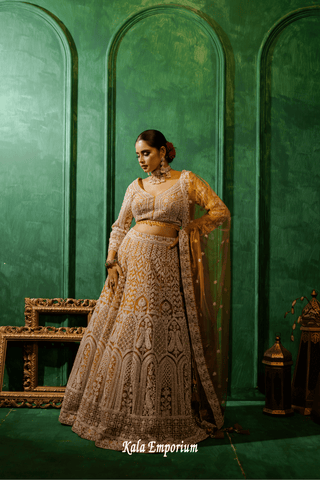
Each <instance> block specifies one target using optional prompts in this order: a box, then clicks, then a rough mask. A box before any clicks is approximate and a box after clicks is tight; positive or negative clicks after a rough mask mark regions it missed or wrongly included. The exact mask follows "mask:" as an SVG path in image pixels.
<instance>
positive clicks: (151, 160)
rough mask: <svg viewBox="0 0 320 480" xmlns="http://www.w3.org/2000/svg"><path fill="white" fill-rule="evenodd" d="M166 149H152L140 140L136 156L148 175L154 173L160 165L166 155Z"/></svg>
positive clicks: (137, 144)
mask: <svg viewBox="0 0 320 480" xmlns="http://www.w3.org/2000/svg"><path fill="white" fill-rule="evenodd" d="M165 150H166V149H165V147H161V148H160V150H158V149H157V148H155V147H150V145H148V143H147V142H145V141H144V140H138V142H137V143H136V154H137V157H138V160H139V164H140V167H141V168H142V170H143V171H144V172H146V173H149V172H153V171H154V170H155V169H156V168H158V166H159V165H160V162H161V158H162V157H164V155H165Z"/></svg>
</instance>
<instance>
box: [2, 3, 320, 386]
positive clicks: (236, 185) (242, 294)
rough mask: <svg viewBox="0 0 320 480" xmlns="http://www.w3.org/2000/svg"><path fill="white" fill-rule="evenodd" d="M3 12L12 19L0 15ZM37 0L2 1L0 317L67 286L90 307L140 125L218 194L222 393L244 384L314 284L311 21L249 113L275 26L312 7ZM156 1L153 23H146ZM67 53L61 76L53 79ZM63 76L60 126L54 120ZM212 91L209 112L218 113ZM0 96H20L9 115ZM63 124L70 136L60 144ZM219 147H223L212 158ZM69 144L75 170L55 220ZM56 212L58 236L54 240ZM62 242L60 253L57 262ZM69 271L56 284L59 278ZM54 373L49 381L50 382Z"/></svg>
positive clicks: (131, 171)
mask: <svg viewBox="0 0 320 480" xmlns="http://www.w3.org/2000/svg"><path fill="white" fill-rule="evenodd" d="M9 3H10V5H13V6H15V8H16V10H15V12H14V13H13V11H12V12H11V13H9V12H8V11H7V13H4V8H3V6H4V5H5V4H9ZM33 3H35V4H37V5H38V6H39V7H41V8H43V9H46V11H47V12H45V11H44V10H40V9H39V8H37V6H30V5H29V6H25V8H24V9H23V21H22V20H21V16H19V15H20V14H19V12H18V8H22V7H21V4H20V3H19V2H17V1H15V0H13V1H11V2H8V1H7V2H3V1H1V0H0V7H1V8H2V10H1V8H0V26H1V28H0V38H1V42H0V45H1V47H2V48H1V53H0V58H1V62H3V61H5V62H6V65H9V68H6V69H3V68H1V70H0V76H1V82H0V90H1V100H0V101H1V110H2V111H4V112H5V116H4V117H3V118H4V120H3V121H2V123H1V126H0V128H1V136H0V156H1V157H0V164H1V176H0V188H1V211H0V216H1V227H0V228H1V257H2V256H3V255H4V254H5V255H6V256H7V258H8V260H7V261H6V260H3V261H2V260H1V267H0V268H1V279H0V280H1V320H0V323H1V324H19V325H21V324H23V322H24V318H23V299H24V297H25V296H32V297H33V296H40V295H41V296H42V295H43V296H60V295H62V294H64V292H65V290H64V288H65V287H63V285H65V286H66V285H67V284H69V291H70V292H73V293H74V296H75V297H76V298H98V296H99V293H100V291H101V289H102V286H103V282H104V279H105V269H104V261H105V249H106V242H107V239H108V238H107V237H108V235H109V231H108V229H109V225H110V222H111V220H112V217H113V218H114V216H116V214H117V213H118V210H119V207H120V202H121V200H122V196H123V193H124V191H125V188H126V187H127V185H128V184H129V183H130V182H131V181H132V180H133V179H134V178H136V177H137V176H138V175H141V171H140V170H139V166H138V165H137V163H136V159H135V153H134V140H135V138H136V136H137V135H138V133H140V131H141V130H143V129H145V128H149V127H155V128H159V129H161V130H163V131H164V133H165V134H166V135H167V136H168V139H169V140H171V141H173V143H175V144H176V146H177V159H176V160H175V162H174V164H173V166H174V167H175V168H177V169H181V168H191V169H193V170H194V171H196V172H197V173H199V174H200V175H202V176H203V177H204V178H205V179H207V180H208V181H209V182H210V183H211V185H212V186H213V187H214V188H216V189H217V191H218V193H221V192H223V199H224V200H225V202H226V204H227V205H228V207H229V208H230V210H231V214H232V242H231V253H232V319H231V329H230V374H229V384H230V386H231V391H232V393H235V394H236V393H237V392H238V391H239V392H240V391H241V392H242V394H244V393H243V392H247V391H249V389H250V388H253V387H255V385H256V382H257V371H258V370H260V360H261V358H260V357H259V355H261V353H262V350H263V349H264V348H265V347H268V346H270V345H271V343H273V335H274V333H275V330H276V329H277V330H278V329H279V330H281V332H282V336H283V338H284V336H285V335H286V332H287V335H288V336H287V337H286V338H289V335H290V327H291V323H292V322H291V320H293V317H291V318H290V317H289V318H287V319H286V320H285V321H283V319H282V314H283V313H284V311H286V310H287V309H288V308H289V306H290V302H291V300H292V299H293V298H295V297H296V296H298V295H302V294H307V295H309V294H310V289H311V288H313V287H315V288H318V289H319V286H318V285H317V284H316V281H317V279H318V277H316V273H315V272H316V271H318V270H319V259H318V258H317V249H316V245H317V239H318V231H317V230H316V228H317V227H316V224H317V218H318V216H319V199H318V197H317V190H315V189H316V183H315V182H316V180H317V177H316V175H317V174H318V170H317V165H318V162H317V158H315V157H314V156H313V155H315V154H316V148H318V147H317V141H318V140H317V137H316V135H315V133H314V132H315V131H316V130H315V129H316V128H317V123H316V122H317V118H318V116H317V115H318V114H317V112H318V111H319V105H318V103H319V102H318V99H319V97H318V93H317V92H318V91H319V85H318V76H319V63H318V59H317V51H318V44H319V42H318V40H317V39H318V31H317V27H316V26H315V25H316V24H317V22H318V17H312V18H311V17H308V18H301V19H300V20H297V21H295V22H294V23H292V24H290V25H289V26H288V27H287V28H286V29H284V30H283V31H282V32H279V34H278V33H277V35H276V37H277V40H276V41H275V42H274V43H273V42H271V43H272V48H273V47H274V51H272V52H271V51H270V55H271V56H270V55H268V54H266V62H267V63H266V65H265V67H266V75H265V76H264V80H263V85H262V84H261V85H260V86H261V88H262V89H263V88H264V87H265V86H268V88H267V94H268V95H269V96H270V103H269V99H267V102H265V109H264V113H263V115H266V116H265V117H263V118H264V119H265V122H264V123H263V124H261V125H260V124H259V121H260V116H258V119H259V121H258V119H257V115H256V112H257V110H259V111H260V106H261V105H260V102H261V101H262V100H263V98H262V97H263V96H261V95H259V92H260V87H259V82H257V70H258V71H259V81H260V80H261V78H260V73H261V72H260V70H259V68H260V67H259V65H260V64H259V52H260V54H261V49H262V47H263V45H264V42H265V41H266V38H269V37H270V35H271V34H272V27H273V26H274V25H276V24H278V22H279V21H280V19H281V18H283V17H285V16H287V15H289V16H290V14H293V12H297V9H301V8H303V7H312V6H315V5H317V3H318V2H317V1H316V0H282V1H281V2H279V1H277V0H255V1H253V0H248V1H246V0H216V1H215V2H212V0H200V1H196V0H194V1H193V0H177V1H176V2H175V4H174V5H173V4H172V3H171V2H170V0H165V1H164V2H163V4H162V5H164V6H165V7H166V8H162V7H161V9H159V8H158V7H159V3H158V2H157V1H156V0H144V1H143V2H142V3H141V1H140V0H130V1H127V0H108V1H107V2H106V1H103V0H64V1H63V2H56V1H54V0H35V1H34V2H33ZM19 5H20V7H19ZM155 7H157V10H158V11H160V10H161V11H162V13H161V14H153V15H150V17H148V18H147V17H144V13H143V12H146V10H148V9H152V8H155ZM32 9H33V11H35V10H37V11H39V12H41V14H42V17H40V16H39V15H38V14H34V13H32V12H31V10H32ZM2 15H5V17H2ZM294 15H296V13H295V14H294ZM4 18H5V20H4ZM47 18H49V19H51V20H50V22H51V23H50V22H49V20H46V19H47ZM133 18H136V19H137V22H136V23H134V25H133V24H132V19H133ZM10 22H11V23H10ZM59 22H61V23H59ZM10 25H11V26H12V28H11V30H10ZM53 25H54V26H55V27H53ZM63 25H64V26H65V28H64V27H63ZM204 25H208V26H207V27H206V28H204ZM127 27H128V29H127V30H125V31H124V30H123V28H127ZM206 29H207V30H206ZM210 29H211V30H212V31H213V36H210V35H209V34H208V31H209V30H210ZM30 31H32V32H33V35H30ZM58 32H60V33H59V34H58ZM312 32H313V33H312ZM59 35H61V36H60V37H59ZM118 36H119V38H118ZM295 36H297V38H296V39H295ZM62 38H64V41H65V44H64V43H63V41H62ZM61 42H62V43H61ZM72 42H73V44H72ZM281 42H283V44H281ZM62 44H63V45H65V46H64V47H62ZM219 44H221V49H222V51H223V56H224V57H225V67H224V68H222V67H221V68H220V66H221V60H220V53H219V52H218V50H217V49H216V48H218V47H216V46H217V45H219ZM68 45H69V46H68ZM215 45H216V46H215ZM112 46H114V47H115V50H114V51H112V52H111V48H112ZM37 49H38V50H37ZM68 49H70V51H71V54H72V55H71V56H72V61H71V60H70V58H69V60H68V61H67V63H68V62H69V64H70V65H71V63H72V62H73V64H72V65H73V66H72V72H70V75H67V74H66V70H63V68H67V67H63V65H66V63H64V62H66V60H64V55H66V52H67V51H68ZM76 51H77V52H78V57H79V76H78V77H77V68H76V66H77V65H76V58H77V55H76ZM301 51H303V52H304V53H303V54H300V53H299V52H301ZM39 52H40V53H39ZM34 53H35V54H34ZM69 55H70V53H69ZM272 55H273V59H272ZM18 60H19V62H20V63H19V62H18ZM270 61H271V63H270ZM21 62H22V63H21ZM109 62H111V63H109ZM106 66H107V67H109V71H108V69H106ZM269 67H270V68H269ZM261 68H262V67H261ZM112 69H113V70H112ZM268 69H269V70H268ZM20 72H23V73H24V75H19V73H20ZM71 73H73V85H72V91H73V97H72V98H73V105H72V112H73V115H72V122H71V118H69V120H68V119H66V116H65V112H66V110H63V109H65V108H66V101H67V100H66V97H64V95H65V92H66V91H68V88H67V90H66V82H71ZM110 74H111V82H110V77H109V76H110ZM10 75H11V76H10ZM218 77H219V78H218ZM77 78H78V97H77V95H76V93H77V92H76V89H77ZM221 78H222V79H223V78H225V80H224V81H223V83H222V84H221V85H220V86H219V81H221ZM303 85H305V87H303ZM301 86H302V88H301ZM220 87H221V88H220ZM317 87H318V88H317ZM107 88H109V90H108V91H107ZM223 91H224V98H225V100H224V102H223V105H224V112H223V115H222V118H221V117H220V116H219V115H218V113H219V112H217V109H218V99H221V97H220V95H221V94H222V93H223ZM44 92H47V93H48V94H47V95H44ZM268 92H269V93H268ZM312 92H314V95H313V97H312V94H313V93H312ZM10 95H11V97H12V99H16V100H15V103H14V105H15V108H14V109H11V110H10V108H9V107H10V104H9V103H10V102H9V100H10ZM23 95H29V97H28V96H26V97H24V96H23ZM64 102H65V103H64ZM219 102H220V103H221V101H220V100H219ZM12 105H13V103H11V106H12ZM43 107H44V108H43ZM76 107H77V111H76ZM63 112H64V113H63ZM306 112H307V114H306ZM35 113H38V116H35V115H34V114H35ZM77 113H78V115H77ZM59 115H60V116H59ZM65 119H66V124H65V128H63V127H62V126H63V122H64V120H65ZM151 123H152V125H151ZM256 127H258V133H257V130H256ZM260 127H261V128H260ZM265 127H266V128H265ZM71 129H72V130H73V135H72V140H73V142H72V143H71V142H69V144H68V142H67V141H65V140H67V136H68V132H70V131H71ZM76 134H77V137H76ZM6 138H8V139H9V140H8V141H6V140H5V139H6ZM59 142H60V143H59ZM218 142H224V147H223V152H222V153H223V155H222V156H221V158H220V157H219V155H220V154H218V152H217V145H218ZM68 145H69V146H68ZM220 145H222V144H221V143H220ZM257 147H258V148H257ZM219 148H220V147H219ZM67 149H69V150H68V151H69V152H70V158H72V160H71V168H72V170H71V179H70V185H71V189H70V191H69V193H68V199H69V200H70V202H69V208H68V212H64V210H63V204H64V205H67V202H66V197H65V195H66V192H67V189H68V185H69V182H68V180H67V175H68V172H69V168H68V167H66V168H65V169H64V168H63V164H64V163H63V162H64V160H65V159H67ZM312 149H315V150H314V152H313V150H312ZM257 150H258V160H257ZM21 152H22V153H21ZM268 152H270V153H268ZM265 155H267V157H265ZM279 158H281V162H280V161H279ZM24 160H28V163H26V162H25V161H24ZM260 162H261V165H260ZM220 167H221V168H220ZM222 167H223V168H222ZM308 169H309V170H310V172H312V173H309V171H308ZM63 171H64V174H63ZM296 171H298V174H296V173H295V172H296ZM63 175H65V177H63ZM260 178H261V182H262V183H261V188H260V182H258V186H259V188H257V179H258V180H259V179H260ZM268 182H269V183H268ZM66 186H67V188H66ZM222 187H223V188H222ZM292 188H294V191H295V194H294V195H293V193H292ZM301 199H302V200H303V203H302V207H301V212H300V213H301V216H300V218H299V219H298V218H297V217H298V216H299V213H298V212H297V209H298V206H297V205H298V203H299V202H300V201H301ZM280 200H281V201H282V202H283V204H284V205H285V207H286V208H287V214H286V215H284V214H283V213H284V212H283V209H281V208H279V204H280ZM295 202H296V203H295ZM299 204H301V203H299ZM107 213H108V217H107ZM257 213H258V215H257ZM67 214H69V222H67V224H69V226H70V228H71V227H72V228H71V230H70V229H69V232H70V235H69V236H68V238H69V241H68V240H67V237H66V235H65V234H64V233H63V232H66V230H67V229H66V218H67ZM26 219H28V220H26ZM48 219H50V221H49V220H48ZM315 219H316V220H315ZM309 220H310V222H309ZM268 225H269V226H268ZM306 225H308V228H306ZM283 226H285V227H286V228H285V229H284V228H283ZM309 226H310V228H309ZM311 226H312V227H311ZM269 227H270V228H269ZM299 227H300V230H299ZM301 228H302V230H303V232H301ZM311 228H312V229H311ZM74 232H75V237H76V244H75V237H74V236H73V233H74ZM299 232H301V236H299ZM308 233H309V235H308ZM259 241H260V244H258V242H259ZM281 243H283V244H284V246H283V247H281ZM3 246H4V247H3ZM68 246H69V248H70V254H69V255H68V254H67V253H65V254H63V249H64V251H65V252H66V248H68ZM259 246H260V248H258V247H259ZM262 247H265V248H262ZM7 252H9V253H10V258H9V256H8V254H7ZM284 252H285V256H284ZM302 252H304V253H302ZM62 258H65V259H66V258H68V260H66V261H63V262H62ZM264 258H265V260H264ZM310 259H314V261H315V263H312V261H311V260H310ZM4 263H6V265H4ZM68 268H69V278H68V281H66V278H67V277H68V275H67V276H66V275H65V274H63V270H65V271H66V269H68ZM259 268H260V270H259ZM269 270H270V274H268V272H269ZM257 272H260V279H262V281H261V282H259V281H258V278H259V277H258V276H257ZM62 274H63V275H64V280H62ZM266 274H267V275H266ZM271 306H272V307H271ZM298 336H299V335H297V337H298ZM297 340H298V338H297ZM284 342H285V340H284ZM285 346H286V347H287V348H289V349H290V350H292V351H293V352H294V348H296V347H297V342H296V344H295V345H294V348H293V345H292V344H291V343H290V342H286V343H285ZM17 348H18V347H17ZM258 354H259V355H258ZM13 356H14V355H13ZM47 360H48V361H49V360H50V358H49V357H47ZM54 374H55V373H54V371H53V372H51V373H50V372H48V375H49V378H53V375H54Z"/></svg>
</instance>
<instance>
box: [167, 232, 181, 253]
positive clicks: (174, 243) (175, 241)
mask: <svg viewBox="0 0 320 480" xmlns="http://www.w3.org/2000/svg"><path fill="white" fill-rule="evenodd" d="M178 243H179V235H177V237H176V238H175V240H174V242H173V243H172V244H171V245H169V246H168V248H169V250H170V248H173V247H175V246H176V245H177V244H178Z"/></svg>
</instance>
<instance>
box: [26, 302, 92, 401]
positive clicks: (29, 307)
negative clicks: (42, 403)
mask: <svg viewBox="0 0 320 480" xmlns="http://www.w3.org/2000/svg"><path fill="white" fill-rule="evenodd" d="M96 303H97V301H96V300H88V299H85V300H83V299H80V300H77V299H74V298H67V299H64V298H25V309H24V316H25V326H28V327H31V328H32V327H33V328H36V327H39V314H40V313H55V314H58V315H64V314H66V313H67V314H71V315H86V316H87V325H88V324H89V321H90V319H91V316H92V313H93V310H94V308H95V306H96ZM60 328H63V331H65V332H66V333H73V332H74V331H75V329H77V328H78V329H79V328H81V327H60ZM80 340H81V338H80ZM23 389H24V391H27V392H47V393H48V392H64V391H65V387H39V386H38V344H37V343H33V344H27V345H25V350H24V375H23Z"/></svg>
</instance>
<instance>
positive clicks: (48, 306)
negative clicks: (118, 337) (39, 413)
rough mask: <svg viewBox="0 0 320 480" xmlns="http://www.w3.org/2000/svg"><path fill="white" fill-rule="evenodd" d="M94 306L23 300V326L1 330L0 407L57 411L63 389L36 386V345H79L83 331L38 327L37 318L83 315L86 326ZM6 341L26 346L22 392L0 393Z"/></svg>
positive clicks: (78, 302) (84, 302)
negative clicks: (51, 315) (22, 343)
mask: <svg viewBox="0 0 320 480" xmlns="http://www.w3.org/2000/svg"><path fill="white" fill-rule="evenodd" d="M96 303H97V301H96V300H87V299H86V300H82V299H81V300H76V299H73V298H67V299H63V298H53V299H50V298H25V313H24V314H25V326H23V327H16V326H3V327H0V407H22V406H27V407H30V408H47V407H50V406H52V407H55V408H60V406H61V402H62V400H63V396H64V391H65V387H47V386H45V387H42V386H38V342H52V341H53V342H79V341H80V340H81V339H82V337H83V334H84V332H85V330H86V329H85V327H58V328H57V327H53V326H46V327H43V326H39V314H40V313H55V314H58V315H59V314H60V315H64V314H66V313H67V314H78V315H79V314H80V315H81V314H82V315H86V316H87V324H88V323H89V321H90V319H91V316H92V314H93V311H94V308H95V306H96ZM8 341H21V342H25V348H24V368H23V388H24V391H23V392H7V391H2V383H3V375H4V366H5V359H6V351H7V343H8Z"/></svg>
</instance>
